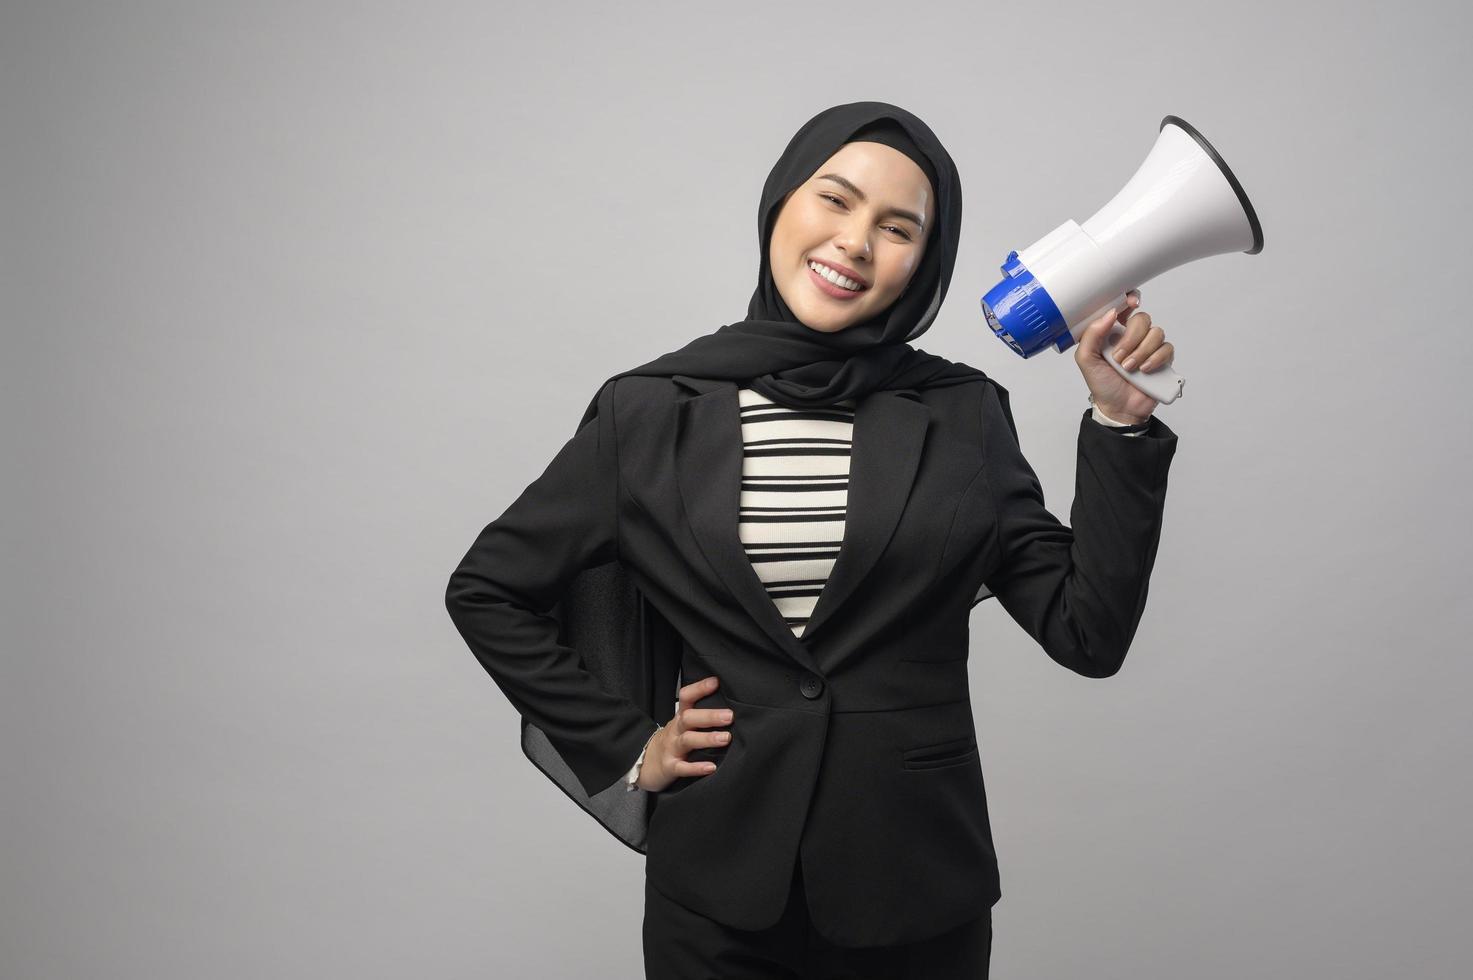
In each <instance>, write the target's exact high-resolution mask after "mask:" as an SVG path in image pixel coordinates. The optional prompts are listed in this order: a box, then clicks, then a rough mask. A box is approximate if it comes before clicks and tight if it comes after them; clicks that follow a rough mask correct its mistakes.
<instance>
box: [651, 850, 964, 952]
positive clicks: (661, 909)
mask: <svg viewBox="0 0 1473 980" xmlns="http://www.w3.org/2000/svg"><path fill="white" fill-rule="evenodd" d="M794 865H795V868H794V871H793V885H792V888H791V889H790V890H789V892H788V899H787V906H786V907H785V908H784V909H783V914H782V918H781V919H779V920H778V922H777V924H776V925H774V926H771V927H770V928H767V929H760V930H757V931H755V932H749V931H747V930H743V929H733V928H731V927H730V926H727V925H722V924H721V923H719V922H715V921H713V920H711V919H708V918H706V917H705V916H704V915H701V914H700V913H698V912H693V911H691V910H690V909H688V908H686V907H685V906H683V905H680V904H678V903H677V902H674V901H672V900H671V899H669V898H667V897H666V896H665V895H664V893H662V892H661V891H660V890H659V889H657V888H655V887H654V886H653V885H651V884H650V882H649V879H648V878H646V879H645V883H644V970H645V973H644V975H645V980H774V978H790V980H986V977H987V965H988V961H989V960H990V959H991V958H992V910H991V909H988V910H987V911H986V912H984V913H982V915H980V916H978V917H977V918H976V919H974V920H973V921H971V922H967V923H963V924H962V925H960V926H958V927H957V928H955V929H952V930H950V931H948V932H944V933H942V934H941V935H939V936H936V937H934V938H932V939H926V940H922V941H921V942H918V943H907V944H904V945H901V946H866V947H863V948H860V949H855V948H845V947H841V946H834V945H832V944H831V943H829V942H828V941H827V940H825V939H824V938H823V937H822V936H820V935H819V934H818V933H817V932H815V931H814V930H813V927H812V924H811V923H810V922H809V920H808V902H807V899H806V898H805V896H804V894H803V862H802V861H801V860H798V861H795V862H794Z"/></svg>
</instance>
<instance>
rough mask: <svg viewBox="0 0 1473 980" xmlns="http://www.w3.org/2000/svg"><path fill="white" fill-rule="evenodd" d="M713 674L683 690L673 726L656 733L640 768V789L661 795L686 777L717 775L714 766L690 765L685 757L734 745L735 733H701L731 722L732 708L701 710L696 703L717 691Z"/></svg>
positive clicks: (709, 763)
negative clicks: (693, 750) (696, 751)
mask: <svg viewBox="0 0 1473 980" xmlns="http://www.w3.org/2000/svg"><path fill="white" fill-rule="evenodd" d="M717 683H718V681H717V679H716V676H715V675H714V674H713V675H712V676H710V677H705V678H702V679H701V680H698V681H694V682H692V683H690V684H687V685H685V686H684V687H682V688H681V689H680V704H679V705H678V706H677V707H676V709H675V717H674V718H671V719H670V722H669V724H667V725H666V726H665V727H664V728H662V729H660V730H659V731H658V732H656V733H655V737H654V738H653V739H651V740H650V744H649V748H648V749H646V750H645V753H644V764H643V765H642V766H640V767H639V782H638V783H637V785H638V786H639V788H640V789H646V790H651V791H655V792H658V791H659V790H662V789H664V788H666V787H667V786H669V785H670V784H671V783H673V782H675V780H677V779H679V778H680V777H682V776H709V775H710V774H711V773H713V772H715V771H716V763H714V762H689V761H687V760H686V758H685V756H686V754H687V753H688V752H690V751H691V750H692V749H706V748H715V747H720V746H724V745H727V744H729V743H730V742H731V732H727V731H719V732H708V731H702V730H701V729H704V728H709V727H711V726H713V725H726V724H729V723H730V722H731V718H732V713H731V709H729V708H697V707H694V705H695V703H696V702H697V701H699V700H700V699H701V698H704V697H706V696H707V695H708V694H710V693H711V692H712V691H714V690H716V685H717Z"/></svg>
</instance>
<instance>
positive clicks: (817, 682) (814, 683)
mask: <svg viewBox="0 0 1473 980" xmlns="http://www.w3.org/2000/svg"><path fill="white" fill-rule="evenodd" d="M798 690H800V691H802V692H803V696H804V697H805V698H808V699H809V700H810V701H811V700H813V699H814V698H816V697H818V696H819V695H820V694H822V693H823V678H821V677H819V676H818V675H817V674H805V675H804V676H803V680H802V682H801V683H799V685H798Z"/></svg>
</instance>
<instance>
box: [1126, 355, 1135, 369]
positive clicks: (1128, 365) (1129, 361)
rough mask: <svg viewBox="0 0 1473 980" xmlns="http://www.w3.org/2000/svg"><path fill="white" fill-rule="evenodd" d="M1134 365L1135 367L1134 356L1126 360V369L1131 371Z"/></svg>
mask: <svg viewBox="0 0 1473 980" xmlns="http://www.w3.org/2000/svg"><path fill="white" fill-rule="evenodd" d="M1133 367H1135V358H1133V357H1132V358H1129V359H1127V360H1126V362H1125V370H1127V371H1129V370H1130V369H1131V368H1133Z"/></svg>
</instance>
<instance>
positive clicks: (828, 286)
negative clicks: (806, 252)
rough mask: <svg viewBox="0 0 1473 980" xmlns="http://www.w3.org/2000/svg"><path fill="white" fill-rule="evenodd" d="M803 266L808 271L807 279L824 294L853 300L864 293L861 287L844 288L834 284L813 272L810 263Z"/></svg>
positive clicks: (839, 298)
mask: <svg viewBox="0 0 1473 980" xmlns="http://www.w3.org/2000/svg"><path fill="white" fill-rule="evenodd" d="M804 268H805V269H806V270H807V271H808V281H809V282H811V283H813V285H814V286H815V287H817V288H818V290H819V292H821V293H823V294H824V295H825V296H831V297H833V298H834V299H838V300H853V299H857V298H858V297H860V296H863V295H864V292H865V291H864V290H863V289H845V288H844V287H843V286H836V285H834V284H833V283H831V282H829V281H828V280H827V279H825V278H824V277H823V276H821V275H819V274H818V273H817V272H814V271H813V266H811V265H806V264H805V265H804Z"/></svg>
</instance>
